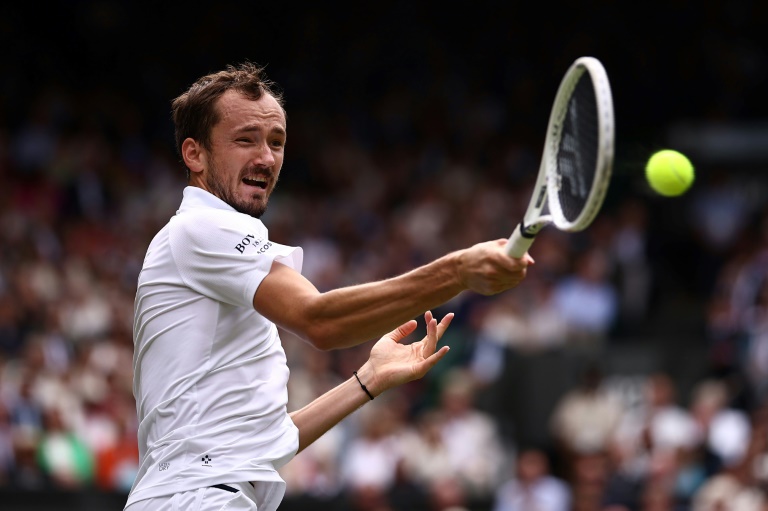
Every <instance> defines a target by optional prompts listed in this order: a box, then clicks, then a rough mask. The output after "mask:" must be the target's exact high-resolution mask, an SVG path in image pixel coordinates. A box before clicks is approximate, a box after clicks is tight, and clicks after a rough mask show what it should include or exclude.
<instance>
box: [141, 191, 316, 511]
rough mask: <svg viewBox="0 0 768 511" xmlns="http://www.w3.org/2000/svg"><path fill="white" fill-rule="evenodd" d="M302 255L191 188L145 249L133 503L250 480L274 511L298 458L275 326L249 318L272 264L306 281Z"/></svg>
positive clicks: (264, 506) (263, 505)
mask: <svg viewBox="0 0 768 511" xmlns="http://www.w3.org/2000/svg"><path fill="white" fill-rule="evenodd" d="M302 257H303V254H302V250H301V248H296V247H288V246H284V245H279V244H277V243H274V242H271V241H269V238H268V236H267V229H266V227H265V226H264V224H263V223H262V222H261V221H260V220H257V219H255V218H252V217H250V216H248V215H245V214H242V213H238V212H237V211H235V210H234V209H233V208H231V207H230V206H229V205H228V204H226V203H225V202H223V201H222V200H220V199H218V198H217V197H215V196H214V195H212V194H210V193H208V192H206V191H204V190H202V189H200V188H197V187H192V186H188V187H186V188H185V189H184V199H183V201H182V203H181V207H180V209H179V210H178V211H177V213H176V215H175V216H174V217H173V218H171V220H170V222H168V224H167V225H166V226H165V227H163V229H162V230H161V231H160V232H159V233H158V234H157V235H156V236H155V238H154V239H153V240H152V242H151V244H150V245H149V249H148V250H147V254H146V257H145V259H144V266H143V268H142V270H141V274H140V275H139V282H138V289H137V293H136V302H135V308H134V314H135V316H134V325H133V328H134V356H133V369H134V382H133V392H134V396H135V398H136V409H137V413H138V418H139V421H140V424H139V432H138V439H139V452H140V462H141V467H140V469H139V473H138V476H137V478H136V481H135V482H134V485H133V488H132V489H131V493H130V495H129V496H128V502H127V505H128V504H131V503H133V502H137V501H140V500H143V499H147V498H152V497H160V496H167V495H172V494H174V493H178V492H182V491H188V490H194V489H197V488H202V487H207V486H211V485H214V484H227V483H236V482H244V481H253V482H256V484H255V488H256V494H257V496H258V499H259V501H258V502H257V505H258V508H259V511H271V510H274V509H276V508H277V506H278V505H279V503H280V501H281V500H282V497H283V495H284V493H285V483H284V482H283V480H282V479H281V478H280V476H279V475H278V473H277V469H278V468H280V467H281V466H282V465H284V464H285V463H286V462H287V461H288V460H289V459H291V458H292V457H293V456H294V455H295V453H296V451H297V449H298V430H297V429H296V427H295V425H294V424H293V421H291V419H290V417H289V416H288V413H287V409H286V404H287V401H288V394H287V382H288V366H287V365H286V359H285V353H284V351H283V348H282V345H281V343H280V338H279V337H278V332H277V328H276V326H275V325H274V324H273V323H272V322H270V321H269V320H267V319H266V318H264V317H263V316H261V315H260V314H259V313H257V312H256V311H255V310H254V308H253V295H254V293H255V292H256V289H257V288H258V287H259V284H260V283H261V281H262V279H264V277H266V275H267V274H268V273H269V270H270V268H271V266H272V262H273V261H275V260H279V261H280V262H281V263H283V264H286V265H288V266H290V267H292V268H294V269H296V270H297V271H301V263H302Z"/></svg>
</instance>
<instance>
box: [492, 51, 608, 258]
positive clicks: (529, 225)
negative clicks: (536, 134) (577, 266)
mask: <svg viewBox="0 0 768 511" xmlns="http://www.w3.org/2000/svg"><path fill="white" fill-rule="evenodd" d="M583 73H589V75H590V78H591V79H592V85H593V87H594V92H595V99H596V104H597V122H598V151H597V163H596V169H595V177H594V180H593V181H592V188H591V189H590V191H589V195H588V196H587V200H586V202H585V204H584V208H583V209H582V211H581V213H580V214H579V216H578V217H576V218H575V219H574V220H572V221H570V220H568V219H567V218H566V217H565V215H564V214H563V210H562V208H561V205H560V201H559V199H558V192H559V191H560V182H559V177H560V176H559V175H558V174H557V152H558V148H559V147H560V140H561V137H562V134H563V121H564V120H565V116H566V114H567V113H568V101H569V100H570V98H571V95H572V94H573V90H574V89H575V87H576V84H577V83H578V81H579V78H580V77H581V76H582V74H583ZM614 136H615V124H614V117H613V95H612V93H611V85H610V82H609V81H608V75H607V73H606V72H605V68H604V67H603V65H602V63H601V62H600V61H599V60H598V59H596V58H594V57H580V58H578V59H576V60H575V61H574V62H573V64H571V67H570V68H568V71H566V73H565V75H564V76H563V79H562V81H561V82H560V87H559V88H558V90H557V94H556V95H555V101H554V104H553V105H552V111H551V113H550V116H549V124H548V126H547V136H546V139H545V141H544V151H543V154H542V157H541V164H540V166H539V175H538V177H537V178H536V185H535V186H534V189H533V194H532V195H531V200H530V203H529V204H528V209H527V210H526V212H525V215H524V217H523V221H522V222H521V223H519V224H518V225H517V227H515V230H514V231H513V232H512V235H511V236H510V237H509V240H508V241H507V245H506V247H505V250H506V252H507V254H509V255H510V256H511V257H515V258H520V257H522V256H523V255H524V254H525V253H526V252H527V251H528V249H529V248H530V246H531V245H532V244H533V241H534V240H535V238H536V235H537V234H538V233H539V231H541V229H543V228H544V227H546V226H547V225H550V224H554V225H555V227H557V228H558V229H560V230H562V231H567V232H576V231H581V230H583V229H585V228H587V227H588V226H589V224H591V223H592V221H593V220H594V219H595V216H597V213H598V211H600V207H601V206H602V204H603V201H604V200H605V195H606V193H607V191H608V184H609V182H610V180H611V173H612V168H613V144H614ZM545 206H548V209H549V214H545V215H543V214H542V211H543V210H544V207H545Z"/></svg>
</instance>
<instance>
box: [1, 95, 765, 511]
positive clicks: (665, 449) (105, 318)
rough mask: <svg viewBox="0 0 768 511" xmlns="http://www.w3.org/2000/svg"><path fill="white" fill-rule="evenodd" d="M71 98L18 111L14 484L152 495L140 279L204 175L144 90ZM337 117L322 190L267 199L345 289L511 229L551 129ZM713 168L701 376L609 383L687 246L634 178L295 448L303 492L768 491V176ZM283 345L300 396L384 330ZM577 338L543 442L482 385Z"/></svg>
mask: <svg viewBox="0 0 768 511" xmlns="http://www.w3.org/2000/svg"><path fill="white" fill-rule="evenodd" d="M70 101H73V99H72V98H71V97H68V96H67V95H58V96H54V95H52V96H44V97H41V98H40V99H39V101H38V102H37V103H35V108H34V110H33V111H31V112H30V115H29V116H28V117H26V118H25V119H24V122H23V123H22V124H20V125H19V126H16V127H14V129H11V127H10V126H3V127H2V129H0V176H2V182H3V187H2V189H1V190H0V238H2V247H3V250H2V253H1V254H0V485H2V487H4V488H11V489H21V490H35V491H40V490H46V489H51V488H63V489H82V488H93V487H97V488H101V489H104V490H109V491H116V492H127V490H128V489H129V488H130V485H131V483H132V480H133V476H134V475H135V473H136V470H137V447H136V427H137V424H136V418H135V408H134V402H133V396H132V389H131V378H132V375H131V358H132V320H133V318H132V311H133V304H132V300H133V296H134V293H135V283H136V278H137V274H138V271H139V269H140V266H141V261H142V257H143V254H144V251H145V248H146V246H147V244H148V242H149V240H150V239H151V237H152V236H153V235H154V233H155V232H156V231H157V230H158V229H159V228H160V227H161V226H162V225H163V224H164V223H165V222H166V221H167V219H168V218H169V217H170V215H172V214H173V213H174V211H175V208H176V206H177V205H178V203H179V200H180V197H181V191H182V189H183V187H184V186H185V182H184V179H183V172H182V171H181V168H180V166H179V164H178V162H177V161H176V158H175V156H174V154H173V151H172V150H171V149H170V147H169V146H163V145H162V144H155V145H152V144H150V143H148V142H147V141H145V140H144V139H142V138H141V137H140V136H137V135H136V133H135V132H133V131H132V130H131V126H132V121H134V119H133V116H132V114H131V111H130V109H117V110H116V112H118V113H119V114H120V115H118V116H116V117H115V118H114V119H111V120H110V122H112V123H113V124H112V126H113V127H115V128H119V130H118V133H119V134H118V135H117V136H114V137H109V136H108V135H107V133H109V132H108V131H104V130H100V129H95V127H94V126H91V125H89V124H88V123H87V122H80V119H77V118H72V117H68V115H73V112H76V108H75V105H74V104H72V103H69V102H70ZM393 103H395V104H396V103H397V102H396V101H394V100H393ZM475 113H478V112H475ZM478 117H482V116H480V115H479V113H478ZM302 128H303V129H305V130H311V129H313V127H312V126H309V125H304V126H300V127H299V129H298V131H299V132H300V133H299V134H298V137H299V138H300V137H301V135H302V133H301V129H302ZM489 129H490V128H489ZM330 131H332V132H333V133H335V134H336V135H334V136H333V137H331V138H330V139H329V140H328V141H327V143H326V144H323V145H322V150H321V151H320V152H319V153H318V155H317V161H316V163H315V164H313V165H311V166H309V167H307V168H304V169H301V167H300V165H297V167H299V171H304V172H306V173H308V175H312V176H314V177H313V179H314V180H316V181H318V182H319V181H320V180H321V179H322V181H323V184H322V186H318V187H317V188H312V189H309V190H308V189H306V188H304V187H301V186H298V185H296V184H295V183H296V179H295V177H294V178H290V177H289V178H287V179H286V180H285V184H283V185H280V186H279V187H278V189H277V191H276V193H275V196H274V197H273V201H272V203H271V205H270V210H269V211H268V213H267V215H266V217H265V219H264V220H265V223H266V224H267V226H268V227H269V229H270V236H271V237H272V238H273V239H275V240H277V241H279V242H282V243H287V244H296V245H300V246H302V247H303V248H304V250H305V266H304V273H305V275H306V276H307V277H308V278H309V279H310V280H311V281H312V282H314V283H315V284H316V285H317V286H318V287H319V288H320V289H321V290H322V289H330V288H333V287H338V286H343V285H346V284H350V283H354V282H362V281H367V280H372V279H378V278H383V277H387V276H391V275H394V274H397V273H399V272H402V271H405V270H407V269H410V268H411V267H413V266H414V265H417V264H420V263H422V262H425V261H427V260H430V259H432V258H434V257H437V256H438V255H441V254H443V253H445V252H446V251H448V250H453V249H457V248H460V247H464V246H468V245H470V244H472V243H475V242H478V241H482V240H485V239H490V238H494V237H505V236H506V235H507V232H508V230H509V228H510V226H511V225H512V220H511V219H517V218H520V215H521V213H522V212H523V211H524V209H525V206H526V202H527V198H528V194H529V193H530V187H531V184H532V183H531V180H532V178H533V177H534V175H535V168H536V154H535V149H532V148H531V147H527V146H525V145H522V144H519V145H516V144H515V142H514V141H509V142H508V143H507V144H506V145H505V146H503V147H498V148H497V150H496V152H495V153H494V154H493V155H492V157H489V158H488V159H487V160H480V159H478V158H477V155H476V154H468V153H462V152H461V151H456V152H454V151H452V150H450V149H446V148H445V147H442V146H439V145H438V146H432V145H430V144H428V143H425V144H424V145H420V146H418V147H417V148H413V149H411V150H409V151H405V150H397V149H398V148H397V147H394V148H387V150H386V151H384V150H381V148H378V149H379V150H376V149H377V148H374V150H368V149H367V148H366V147H364V146H363V145H361V144H360V143H358V142H356V141H355V139H354V138H352V137H350V136H348V135H349V126H347V125H346V124H345V122H343V121H337V122H336V123H335V124H332V125H331V127H330ZM132 135H135V136H132ZM290 147H291V146H290V144H289V146H288V155H289V156H288V161H287V163H286V167H285V169H284V172H285V173H286V175H287V176H290V175H291V173H293V172H295V170H294V168H293V166H294V162H293V161H292V160H291V156H290V154H291V153H290ZM711 175H712V176H716V177H712V178H709V177H706V175H703V176H702V177H701V179H700V182H699V183H697V187H696V189H695V190H694V191H692V192H691V196H690V198H689V200H687V201H686V202H685V204H687V206H686V208H687V213H686V214H687V215H690V219H694V218H695V219H696V221H695V222H693V221H690V223H689V224H688V225H690V226H691V228H690V229H691V233H690V240H689V242H690V243H691V244H693V246H694V247H695V251H696V252H697V253H699V254H701V257H700V259H699V260H700V261H701V263H700V265H701V268H698V269H696V268H694V269H693V270H694V271H692V272H690V274H691V275H693V276H694V277H695V278H692V279H688V280H686V281H685V282H687V283H688V284H689V285H690V286H693V288H692V289H693V290H694V293H692V294H695V295H696V297H697V299H698V301H697V302H696V304H697V305H699V306H700V307H701V309H702V311H704V312H703V314H702V325H701V330H700V338H699V339H698V340H697V342H698V343H699V345H700V349H701V350H702V351H705V352H707V353H708V354H709V357H708V360H709V366H708V367H707V368H706V369H707V370H708V372H706V373H705V372H702V380H701V381H699V382H697V384H696V387H695V390H694V391H693V392H691V393H690V395H689V396H686V398H685V399H683V395H682V394H681V393H680V392H678V390H677V389H676V384H677V382H676V381H675V378H674V376H675V375H674V374H669V373H667V372H664V371H662V370H659V371H658V372H656V373H654V374H647V375H643V376H644V379H643V392H642V393H641V394H640V395H639V396H635V399H633V400H629V399H627V398H626V396H622V395H620V394H618V393H616V392H613V391H611V388H610V387H609V386H607V385H605V381H606V380H605V379H604V377H603V374H602V372H601V371H602V369H601V368H600V365H599V363H598V362H599V360H600V355H601V353H604V352H605V350H608V349H610V346H611V344H612V343H616V342H620V341H621V339H623V338H628V337H632V336H633V335H634V336H637V335H638V332H639V333H641V334H642V335H653V334H654V330H653V327H652V324H653V321H652V318H654V317H655V316H656V315H658V313H659V310H660V309H661V308H665V307H667V306H668V305H669V303H672V302H674V300H675V299H680V295H679V293H678V294H675V296H672V297H670V296H668V294H669V293H673V294H674V293H676V291H675V290H674V288H672V290H670V289H669V288H664V287H663V286H660V284H659V276H658V275H657V273H660V272H661V273H663V272H664V271H665V270H664V268H665V266H664V261H665V259H668V258H672V256H671V254H666V255H665V254H664V253H663V250H662V249H661V248H660V247H659V246H662V247H663V245H664V244H665V240H664V239H661V240H658V239H656V241H654V237H653V236H654V229H655V227H654V224H653V218H654V217H653V212H652V211H651V209H652V208H651V206H650V204H652V203H653V201H654V200H656V199H653V198H652V197H650V196H643V195H642V194H634V195H633V194H632V193H628V192H627V191H626V190H623V191H622V189H621V188H617V189H616V190H615V191H614V193H616V194H622V193H623V194H624V197H623V198H622V200H619V201H614V203H613V204H612V205H611V204H610V203H609V204H608V205H607V206H606V208H607V209H606V211H605V212H604V214H602V215H600V217H599V218H598V220H597V221H596V222H595V224H593V226H591V227H590V229H588V230H587V231H585V232H584V233H580V234H564V233H560V232H558V231H556V230H555V229H548V230H545V231H544V232H543V233H542V234H541V235H540V236H539V239H538V240H537V242H536V244H535V245H534V247H535V248H534V249H533V250H532V251H533V255H534V257H535V259H536V266H535V267H534V268H532V270H531V272H530V274H529V277H528V278H527V279H526V281H525V283H524V284H523V285H521V286H520V287H519V288H518V289H516V290H513V291H511V292H508V293H505V294H503V295H500V296H496V297H490V298H488V297H485V298H483V297H479V296H474V295H462V296H460V297H458V298H457V299H455V300H454V301H453V302H451V303H449V304H447V305H446V306H445V307H444V308H442V309H441V310H439V311H437V312H438V314H442V313H444V312H447V311H449V310H450V311H454V312H456V313H457V318H456V321H455V322H454V326H452V328H451V330H450V331H449V333H448V334H446V339H447V342H448V343H450V344H451V345H452V346H453V347H454V348H456V349H454V350H452V351H451V354H452V355H451V358H448V359H446V360H445V361H444V363H443V364H441V366H439V367H438V368H436V369H435V370H434V371H433V372H432V373H430V374H429V375H428V376H427V377H426V378H425V379H424V380H421V381H419V382H414V383H412V384H409V385H407V386H405V387H404V388H402V389H398V390H395V391H392V392H391V393H390V394H388V395H385V396H382V397H381V398H379V399H377V400H375V401H374V402H372V403H370V404H368V405H366V406H365V407H364V408H363V409H362V410H360V411H359V412H357V413H356V414H354V415H353V416H352V417H350V418H349V419H348V420H347V421H345V422H344V423H343V424H341V425H339V426H338V427H336V428H334V429H333V430H332V431H331V432H329V433H328V434H327V435H325V436H324V437H323V438H321V439H320V440H319V441H318V442H317V443H316V444H315V445H313V446H311V447H310V448H308V449H307V450H306V451H305V452H303V453H302V454H300V455H299V456H297V458H296V459H294V460H293V461H292V462H291V463H290V464H289V465H287V466H286V467H285V468H284V469H283V476H284V478H285V479H286V480H287V482H288V497H287V500H286V503H285V504H284V507H285V508H286V509H287V508H289V507H290V506H292V505H293V506H301V505H302V504H301V503H302V502H305V503H306V502H310V503H314V504H317V503H318V502H322V503H323V504H324V505H325V506H326V507H325V508H326V509H333V508H338V509H350V510H378V511H384V510H391V511H396V510H400V509H430V510H435V511H438V510H446V509H464V508H466V509H491V508H493V509H494V510H498V511H501V510H513V509H533V507H532V506H533V504H531V502H537V504H536V505H537V506H539V507H537V508H536V509H546V510H566V509H574V510H582V509H583V510H588V509H613V510H619V509H630V510H631V509H644V510H672V509H674V510H678V509H689V508H690V509H702V510H703V509H716V508H715V507H712V506H714V504H712V502H715V501H717V500H718V499H721V500H723V499H724V501H727V502H730V503H732V505H734V506H735V505H736V504H735V503H736V502H739V504H738V506H739V507H733V508H732V509H739V510H741V509H744V510H746V509H766V504H765V503H766V502H767V501H768V500H767V497H766V494H765V490H766V486H765V484H766V482H768V480H767V479H766V478H768V456H766V455H767V454H768V448H767V447H766V445H765V441H766V439H768V437H767V436H766V427H768V422H766V420H767V419H766V418H767V417H768V414H766V408H765V406H764V403H765V396H766V381H768V379H767V378H766V376H767V374H766V372H767V371H768V335H766V333H767V332H768V326H767V325H768V322H766V318H768V302H767V301H766V297H768V284H767V282H768V279H766V268H768V264H766V261H765V258H766V257H767V256H768V252H767V251H766V248H768V244H767V243H766V241H768V237H766V235H767V234H768V230H767V229H766V227H768V224H766V222H765V220H766V218H767V217H766V211H765V208H764V206H763V205H762V204H761V203H760V200H759V197H760V196H761V188H760V186H761V185H760V183H747V185H748V186H747V185H745V182H744V181H742V180H741V178H739V177H738V176H736V175H735V177H733V178H730V179H729V178H728V176H723V175H722V174H720V173H717V172H714V171H713V172H712V174H711ZM320 176H322V177H320ZM762 196H764V195H762ZM755 198H756V199H755ZM753 199H755V200H753ZM609 202H610V201H609ZM724 224H726V225H724ZM657 232H659V231H657ZM660 254H661V255H660ZM691 264H699V263H691ZM666 271H667V272H669V271H670V270H669V269H668V270H666ZM667 276H668V275H665V278H666V277H667ZM678 291H679V290H678ZM670 298H672V300H670ZM657 302H659V303H661V304H663V306H661V305H658V304H657V305H654V304H655V303H657ZM682 310H683V309H681V311H682ZM683 313H684V312H681V314H683ZM283 342H284V346H285V349H286V353H287V355H288V360H289V365H290V367H291V380H290V389H289V395H290V408H291V409H296V408H298V407H300V406H302V405H304V404H306V403H307V402H308V401H310V400H311V399H313V398H314V397H317V396H318V395H319V394H321V393H322V392H324V391H325V390H328V389H330V388H332V387H333V386H334V385H336V384H338V383H339V382H341V381H342V380H343V379H345V378H347V377H349V375H350V374H351V371H352V370H354V369H355V368H357V367H358V366H359V365H360V364H361V363H362V361H363V360H365V358H366V356H367V352H368V349H369V348H370V345H369V344H366V345H362V346H360V347H358V348H355V349H350V350H342V351H338V352H319V351H316V350H314V349H312V348H310V347H309V346H308V345H306V344H304V343H302V342H301V341H300V340H297V339H295V338H294V337H292V336H291V335H290V334H289V333H287V332H284V333H283ZM552 350H575V351H578V352H579V353H585V354H587V355H588V360H591V361H592V362H593V364H591V365H590V366H589V367H588V370H585V371H584V378H583V381H580V382H579V384H578V385H575V386H574V387H573V388H572V389H570V390H569V391H568V392H567V393H565V394H564V395H562V396H561V398H560V399H559V400H558V402H557V403H556V406H555V407H554V409H553V413H552V415H551V419H550V421H549V422H548V423H547V424H546V425H545V427H547V428H548V431H549V433H548V438H550V439H551V441H550V442H548V443H546V444H540V445H539V444H537V445H529V444H527V443H525V442H520V441H519V439H517V438H515V437H514V435H510V434H508V432H505V431H503V430H502V429H501V428H500V427H499V423H498V421H497V420H496V419H497V418H496V417H495V415H494V414H495V413H496V412H498V411H499V410H498V409H494V408H493V407H487V406H486V407H483V406H482V405H481V403H480V402H479V401H478V400H477V399H476V398H477V397H478V395H481V394H482V393H483V392H485V391H486V390H487V389H490V388H491V387H492V386H493V385H494V384H495V383H496V382H497V381H499V376H500V375H501V374H502V373H503V372H504V370H505V365H504V364H505V362H504V361H505V353H509V352H515V353H518V354H520V355H521V356H535V355H536V354H537V353H542V352H546V351H552ZM609 369H610V368H609ZM734 375H736V377H734ZM503 391H504V390H503V389H502V392H503ZM530 392H535V389H530ZM307 505H309V506H310V507H311V504H307ZM729 505H731V504H729ZM334 506H336V507H334ZM688 506H692V507H688ZM707 506H710V507H707ZM717 509H720V508H717ZM729 509H731V508H729Z"/></svg>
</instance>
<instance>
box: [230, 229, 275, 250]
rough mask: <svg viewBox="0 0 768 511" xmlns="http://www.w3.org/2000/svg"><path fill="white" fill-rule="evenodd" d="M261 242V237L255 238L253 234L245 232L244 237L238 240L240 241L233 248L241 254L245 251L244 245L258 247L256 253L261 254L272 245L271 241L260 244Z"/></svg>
mask: <svg viewBox="0 0 768 511" xmlns="http://www.w3.org/2000/svg"><path fill="white" fill-rule="evenodd" d="M261 242H262V240H261V239H258V240H257V239H256V236H254V235H253V234H246V235H245V238H243V239H242V240H240V243H238V244H237V245H235V250H237V251H238V252H240V253H241V254H242V253H244V252H245V248H246V247H248V246H253V247H254V248H256V247H258V253H259V254H263V253H264V252H266V251H267V250H269V247H271V246H272V242H271V241H267V242H266V243H264V244H263V245H262V244H261ZM259 245H261V246H260V247H259Z"/></svg>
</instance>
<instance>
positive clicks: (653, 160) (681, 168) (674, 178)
mask: <svg viewBox="0 0 768 511" xmlns="http://www.w3.org/2000/svg"><path fill="white" fill-rule="evenodd" d="M645 177H646V179H648V184H650V185H651V188H653V189H654V190H656V192H658V193H659V194H661V195H664V196H665V197H675V196H677V195H681V194H683V193H685V191H686V190H688V188H690V187H691V185H692V184H693V180H694V177H695V175H694V169H693V164H691V161H690V160H689V159H688V158H687V157H686V156H685V155H684V154H682V153H679V152H677V151H674V150H672V149H664V150H661V151H658V152H656V153H654V154H653V155H652V156H651V157H650V158H649V159H648V163H647V164H646V166H645Z"/></svg>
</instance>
